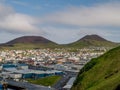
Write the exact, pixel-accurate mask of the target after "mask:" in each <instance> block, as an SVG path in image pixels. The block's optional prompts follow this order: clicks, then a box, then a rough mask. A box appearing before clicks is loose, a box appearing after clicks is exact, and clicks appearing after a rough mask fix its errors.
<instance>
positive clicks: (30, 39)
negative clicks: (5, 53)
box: [0, 34, 117, 49]
mask: <svg viewBox="0 0 120 90" xmlns="http://www.w3.org/2000/svg"><path fill="white" fill-rule="evenodd" d="M27 45H28V46H29V48H33V47H34V48H84V47H91V46H92V47H104V46H105V47H116V46H117V43H114V42H111V41H108V40H106V39H104V38H102V37H100V36H98V35H95V34H93V35H86V36H84V37H83V38H81V39H79V40H78V41H76V42H73V43H70V44H64V45H63V44H57V43H55V42H53V41H51V40H48V39H46V38H44V37H41V36H22V37H18V38H16V39H13V40H11V41H9V42H6V43H4V44H1V45H0V47H8V48H10V47H12V48H13V49H14V47H17V48H19V49H22V48H27V47H28V46H27Z"/></svg>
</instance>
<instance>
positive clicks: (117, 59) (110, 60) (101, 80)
mask: <svg viewBox="0 0 120 90" xmlns="http://www.w3.org/2000/svg"><path fill="white" fill-rule="evenodd" d="M71 90H120V47H117V48H115V49H112V50H110V51H109V52H107V53H105V54H104V55H102V56H100V57H99V58H96V59H92V60H91V61H90V62H89V63H87V64H86V65H85V66H84V68H83V69H82V70H80V72H79V74H78V77H77V79H76V81H75V82H74V85H73V87H72V89H71Z"/></svg>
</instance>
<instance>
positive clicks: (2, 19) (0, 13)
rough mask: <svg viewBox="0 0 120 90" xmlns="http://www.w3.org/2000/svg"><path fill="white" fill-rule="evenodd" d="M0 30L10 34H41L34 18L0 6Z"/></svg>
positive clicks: (8, 7)
mask: <svg viewBox="0 0 120 90" xmlns="http://www.w3.org/2000/svg"><path fill="white" fill-rule="evenodd" d="M0 30H1V31H4V32H10V33H23V34H26V33H29V34H36V33H37V34H43V33H45V32H44V31H42V30H40V29H39V27H38V20H37V18H35V17H32V16H29V15H26V14H21V13H16V12H15V11H14V9H13V8H12V7H10V6H5V5H0Z"/></svg>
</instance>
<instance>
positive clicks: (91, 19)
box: [45, 3, 120, 27]
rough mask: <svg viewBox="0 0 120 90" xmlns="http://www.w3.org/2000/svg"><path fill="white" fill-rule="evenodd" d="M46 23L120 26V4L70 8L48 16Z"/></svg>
mask: <svg viewBox="0 0 120 90" xmlns="http://www.w3.org/2000/svg"><path fill="white" fill-rule="evenodd" d="M45 18H46V22H52V23H58V24H66V25H75V26H81V27H91V26H115V27H116V26H119V27H120V3H106V4H97V5H94V6H89V7H88V6H80V7H73V6H72V7H69V8H67V9H65V10H63V11H58V12H56V13H53V14H51V15H49V16H46V17H45Z"/></svg>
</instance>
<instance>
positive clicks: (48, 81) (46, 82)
mask: <svg viewBox="0 0 120 90" xmlns="http://www.w3.org/2000/svg"><path fill="white" fill-rule="evenodd" d="M60 79H61V76H49V77H45V78H40V79H36V80H34V79H27V81H28V82H30V83H32V84H37V85H43V86H52V85H54V84H55V83H56V82H58V81H59V80H60Z"/></svg>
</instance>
